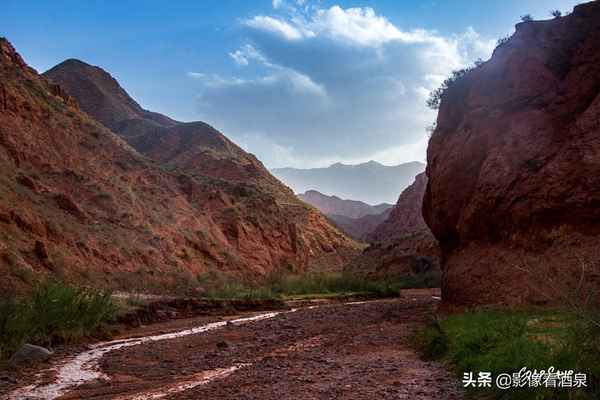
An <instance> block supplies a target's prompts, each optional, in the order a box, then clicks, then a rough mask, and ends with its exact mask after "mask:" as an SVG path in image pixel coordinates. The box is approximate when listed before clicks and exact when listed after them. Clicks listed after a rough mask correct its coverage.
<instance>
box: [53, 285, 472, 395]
mask: <svg viewBox="0 0 600 400" xmlns="http://www.w3.org/2000/svg"><path fill="white" fill-rule="evenodd" d="M435 294H436V292H435V291H430V290H421V291H410V292H407V293H406V294H405V295H404V296H403V297H402V298H399V299H392V300H381V301H368V302H358V303H349V304H329V305H322V306H312V307H306V308H302V309H298V310H293V311H292V310H283V311H280V312H278V313H277V312H276V313H259V314H258V315H262V316H263V317H258V318H257V319H256V320H252V321H246V322H242V323H236V322H233V321H232V322H229V323H228V322H227V320H226V319H221V320H219V319H217V318H212V317H199V318H201V319H203V321H199V320H198V318H197V319H196V320H177V321H170V322H165V323H161V324H157V325H151V326H146V327H144V328H143V331H141V332H139V333H141V334H143V335H145V336H144V337H146V338H147V337H148V336H151V335H157V334H158V335H159V336H160V335H165V334H164V333H161V332H171V329H172V328H173V326H172V325H173V324H175V325H176V327H177V328H178V329H184V325H185V324H186V323H188V324H190V326H188V327H187V328H188V329H189V328H190V327H191V326H195V327H196V328H198V327H199V326H200V325H202V326H204V327H206V326H207V325H210V326H213V327H214V328H212V329H208V330H205V331H202V332H197V333H196V334H189V335H181V334H180V333H176V334H175V336H173V337H170V338H169V339H165V340H146V341H145V342H143V343H140V344H138V345H132V346H123V347H121V348H119V349H113V351H109V352H106V353H104V354H103V355H102V357H101V358H99V359H98V367H99V369H97V370H96V372H97V373H99V374H101V376H99V377H100V378H103V379H99V380H95V381H89V382H88V383H86V384H83V385H81V386H79V387H77V388H72V389H70V391H68V392H65V395H64V396H63V397H61V399H78V398H86V399H115V398H117V399H136V398H140V399H141V398H167V399H197V398H211V399H231V398H236V399H273V398H277V399H278V400H279V399H297V398H308V399H331V398H341V399H377V398H382V399H383V398H411V399H459V398H462V397H461V393H460V391H459V390H458V389H457V388H456V386H455V381H454V379H453V377H452V376H451V375H450V374H449V373H448V372H447V371H446V370H444V368H443V367H442V366H441V365H439V364H436V363H429V362H424V361H421V360H420V359H419V358H418V356H417V355H416V353H415V352H414V351H413V349H412V348H411V346H410V344H409V338H410V335H411V334H412V332H413V331H414V330H415V329H417V328H419V327H420V326H422V325H423V324H424V322H425V320H426V318H427V316H428V314H429V313H430V312H432V311H433V310H434V309H435V307H436V306H437V300H436V299H434V298H433V296H432V295H435ZM267 314H268V316H265V315H267ZM243 318H246V317H243ZM178 332H181V331H178ZM132 333H134V331H132ZM171 335H173V334H172V333H171ZM122 339H123V340H124V343H129V342H127V340H131V338H129V339H128V338H122ZM134 340H140V339H139V338H137V339H134ZM115 343H117V344H118V343H119V342H115ZM121 343H123V342H121ZM46 380H47V382H50V383H54V384H55V383H56V380H54V379H53V378H52V377H50V376H47V377H46Z"/></svg>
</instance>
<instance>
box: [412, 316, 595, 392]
mask: <svg viewBox="0 0 600 400" xmlns="http://www.w3.org/2000/svg"><path fill="white" fill-rule="evenodd" d="M415 340H416V342H417V345H418V346H419V347H420V349H421V350H422V352H423V355H424V356H426V357H427V358H430V359H440V360H446V361H448V362H450V363H451V364H452V365H453V366H454V367H455V369H456V372H457V373H458V374H459V377H460V378H462V377H463V373H465V372H473V373H474V374H475V375H477V373H478V372H479V371H489V372H492V376H494V377H495V376H497V374H499V373H516V372H518V371H519V370H520V369H521V368H523V367H527V368H528V369H529V370H533V369H537V370H547V369H548V368H549V367H554V368H555V369H557V370H563V371H564V370H574V371H576V372H581V373H587V374H588V375H587V376H588V384H587V385H588V389H586V390H582V389H579V390H575V389H571V390H562V391H559V390H557V389H548V388H545V387H544V388H542V387H540V388H537V389H534V388H523V389H518V388H514V389H511V390H510V391H506V390H504V391H503V390H499V389H494V388H492V389H473V390H477V392H478V393H481V391H487V392H491V393H492V394H493V395H495V397H496V398H498V399H504V398H510V399H531V400H534V399H535V400H541V399H574V398H577V399H596V398H598V395H600V391H598V390H599V389H598V383H599V382H600V366H598V363H597V360H598V359H600V327H599V326H597V325H594V324H591V323H590V322H589V319H582V318H579V317H578V316H576V315H574V314H572V313H569V312H564V311H557V310H518V311H499V310H495V311H494V310H486V311H477V312H469V313H465V314H460V315H453V316H450V317H448V318H446V319H445V320H443V321H435V322H433V323H431V324H429V326H428V327H427V328H426V329H425V330H424V331H423V332H420V333H419V334H418V335H417V336H416V338H415ZM506 396H510V397H506Z"/></svg>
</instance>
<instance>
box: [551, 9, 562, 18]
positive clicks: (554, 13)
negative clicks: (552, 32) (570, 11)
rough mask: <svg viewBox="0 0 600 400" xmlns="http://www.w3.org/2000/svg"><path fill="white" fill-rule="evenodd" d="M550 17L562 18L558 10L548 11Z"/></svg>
mask: <svg viewBox="0 0 600 400" xmlns="http://www.w3.org/2000/svg"><path fill="white" fill-rule="evenodd" d="M550 15H551V16H553V17H554V18H560V17H562V12H561V11H560V10H552V11H550Z"/></svg>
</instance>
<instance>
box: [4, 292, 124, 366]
mask: <svg viewBox="0 0 600 400" xmlns="http://www.w3.org/2000/svg"><path fill="white" fill-rule="evenodd" d="M115 311H116V308H115V306H114V304H113V302H112V300H111V295H110V293H108V292H105V291H100V290H94V289H87V288H77V287H74V286H69V285H66V284H64V283H61V282H46V283H43V284H41V285H39V286H38V287H36V288H35V289H34V290H33V291H32V292H31V293H30V294H29V295H28V296H27V297H23V298H8V299H2V300H0V358H7V357H10V355H11V354H12V352H14V351H15V350H16V349H17V348H18V347H19V346H21V345H22V344H23V343H25V342H29V343H33V344H38V345H41V346H47V347H52V346H54V345H56V344H59V343H64V342H69V341H73V340H75V339H77V338H79V337H82V336H86V335H90V334H92V333H94V332H96V331H97V329H98V328H99V327H100V326H101V325H102V324H103V323H106V322H109V321H111V319H112V318H113V316H114V314H115Z"/></svg>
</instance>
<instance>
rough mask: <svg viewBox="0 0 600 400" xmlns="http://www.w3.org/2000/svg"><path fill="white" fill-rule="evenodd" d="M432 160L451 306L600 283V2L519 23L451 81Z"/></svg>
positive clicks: (433, 204) (430, 206) (432, 206)
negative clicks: (487, 57)
mask: <svg viewBox="0 0 600 400" xmlns="http://www.w3.org/2000/svg"><path fill="white" fill-rule="evenodd" d="M427 161H428V167H427V175H428V178H429V182H428V186H427V192H426V195H425V199H424V216H425V219H426V221H427V223H428V225H429V227H430V228H431V230H432V232H433V233H434V235H435V236H436V237H437V239H438V240H439V242H440V244H441V247H442V250H443V259H444V265H443V268H444V280H443V288H442V289H443V290H442V292H443V297H444V300H445V301H447V302H451V303H455V304H474V303H511V304H514V303H545V302H548V301H554V300H557V299H561V298H564V297H565V296H569V295H570V294H572V293H574V289H573V288H572V286H571V284H570V281H571V280H572V281H573V284H576V282H575V281H583V282H585V283H591V284H593V283H594V282H598V280H599V272H598V271H599V269H600V265H599V263H600V257H598V248H599V246H600V2H592V3H587V4H583V5H579V6H577V7H575V9H574V11H573V13H572V14H570V15H568V16H566V17H562V18H556V19H553V20H548V21H532V22H525V23H521V24H518V25H517V27H516V32H515V34H514V35H513V36H512V37H511V38H510V40H508V41H507V42H505V43H503V44H501V45H500V46H499V47H498V48H496V50H495V51H494V54H493V56H492V58H491V59H490V60H489V61H488V62H485V63H483V64H482V65H480V66H479V67H477V68H475V69H474V70H472V71H470V72H469V73H467V74H466V75H465V76H463V77H462V78H459V79H458V80H457V81H456V82H455V83H454V84H452V85H450V88H449V89H448V90H447V91H446V93H445V94H444V95H443V96H442V100H441V104H440V109H439V115H438V119H437V127H436V129H435V131H434V132H433V135H432V137H431V140H430V142H429V147H428V151H427ZM582 277H583V280H582V279H581V278H582ZM571 278H572V279H571Z"/></svg>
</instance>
